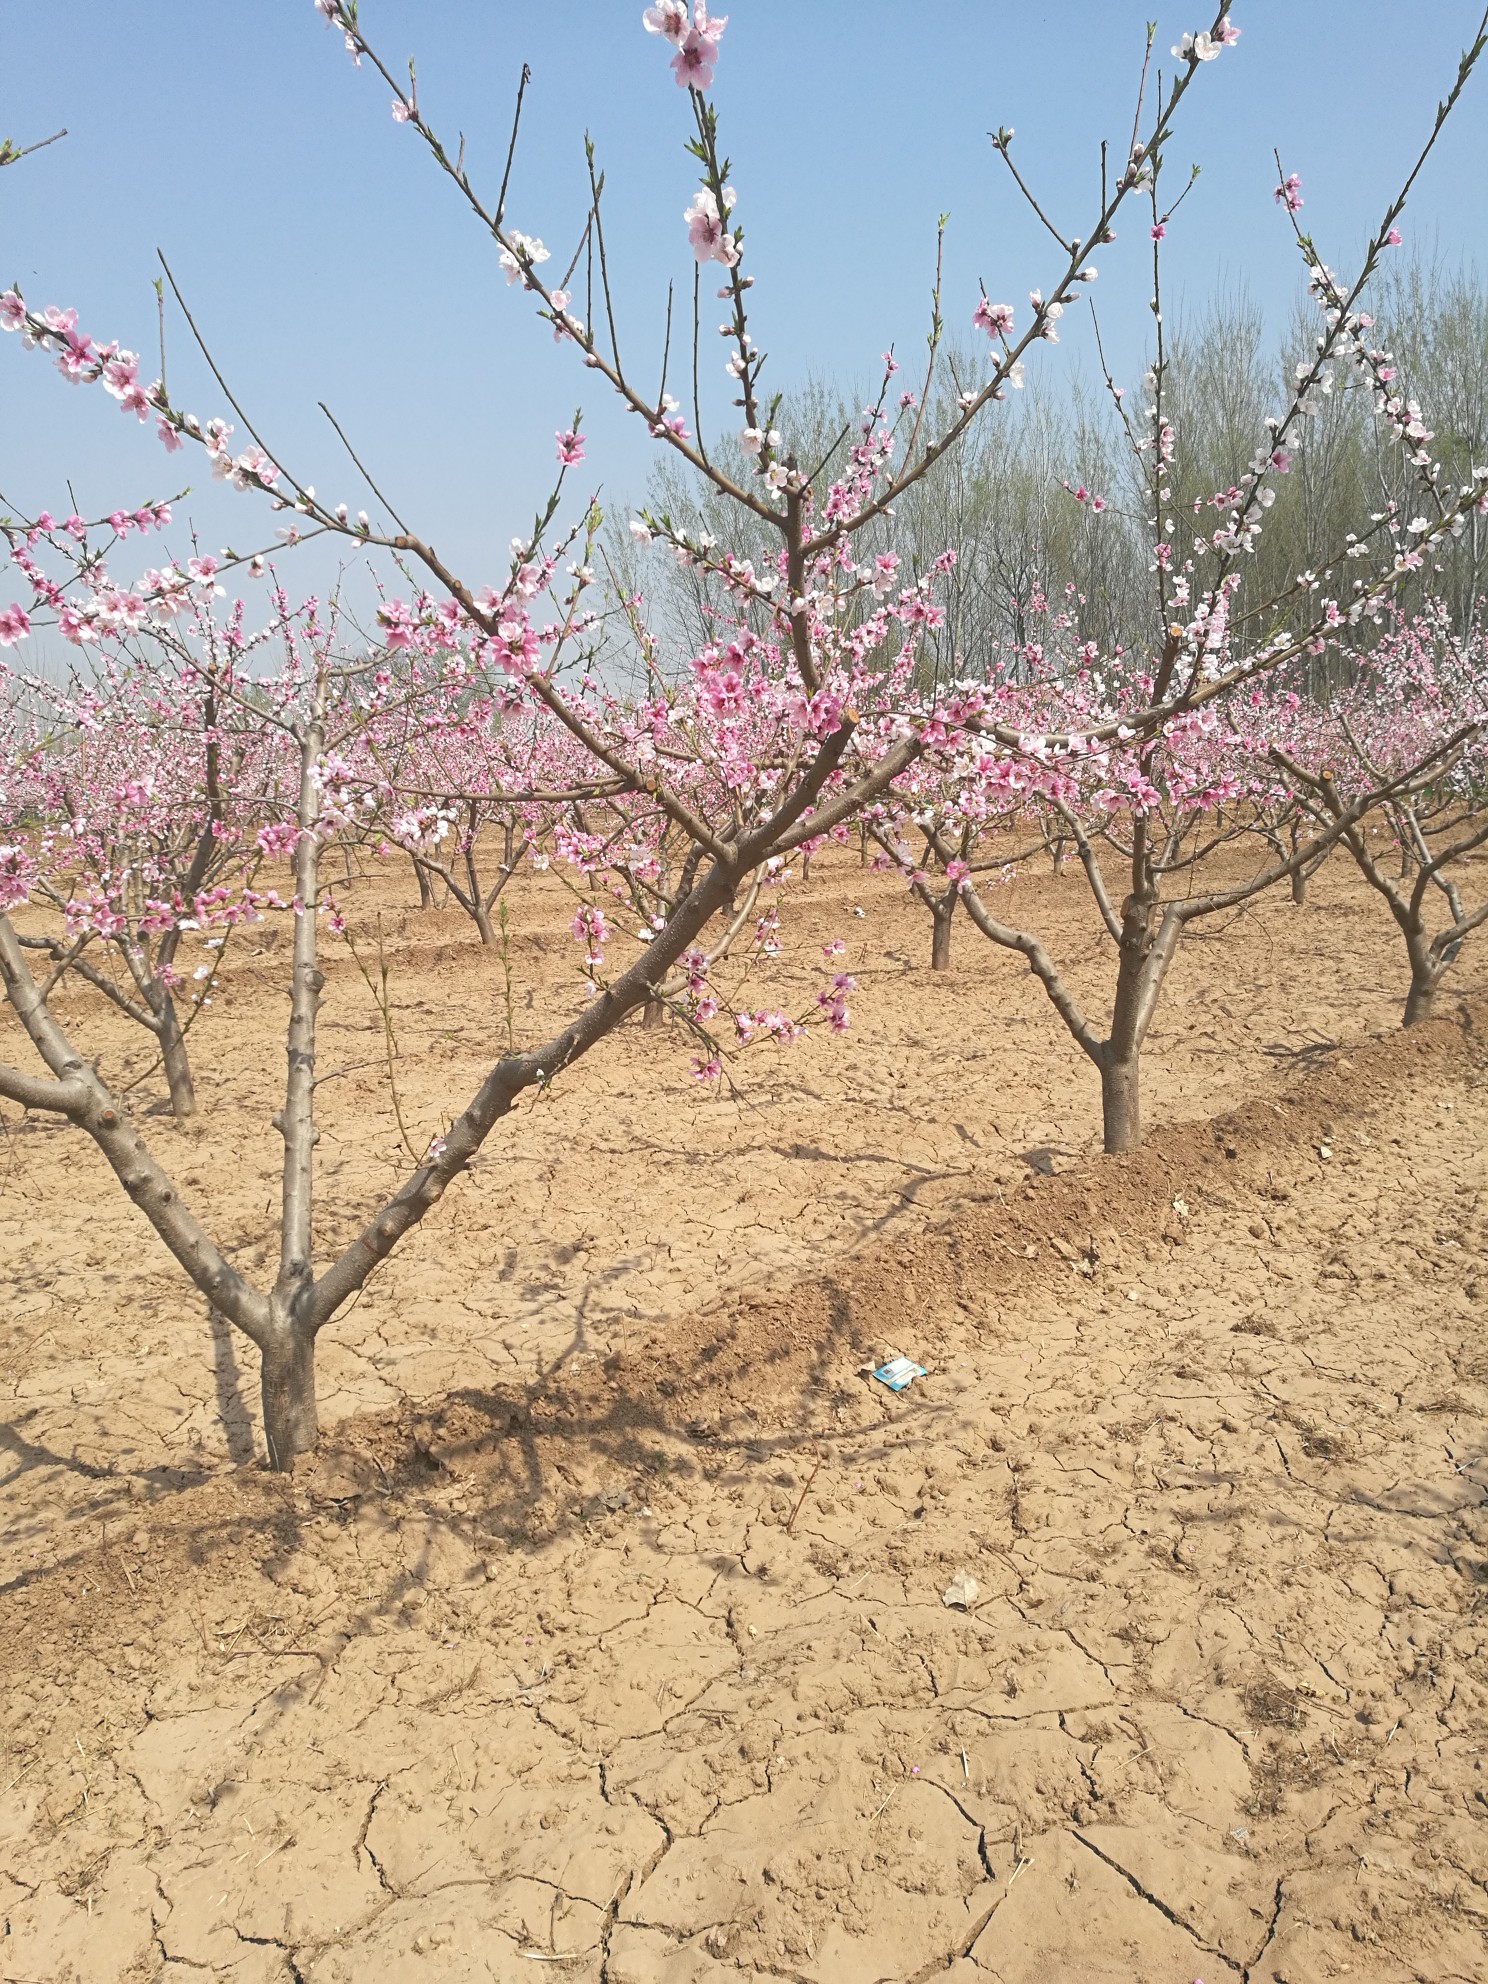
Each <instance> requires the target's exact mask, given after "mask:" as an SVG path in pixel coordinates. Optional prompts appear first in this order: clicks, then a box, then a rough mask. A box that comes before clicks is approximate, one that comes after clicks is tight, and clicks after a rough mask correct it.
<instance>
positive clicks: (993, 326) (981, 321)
mask: <svg viewBox="0 0 1488 1984" xmlns="http://www.w3.org/2000/svg"><path fill="white" fill-rule="evenodd" d="M971 323H972V329H973V330H977V331H985V332H986V333H987V336H988V337H989V338H997V337H1006V336H1007V335H1008V333H1009V332H1010V331H1011V330H1012V328H1013V306H1012V304H1011V303H989V302H988V301H987V299H986V297H985V296H982V297H979V298H978V299H977V307H976V308H975V310H973V311H972V313H971Z"/></svg>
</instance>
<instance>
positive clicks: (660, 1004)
mask: <svg viewBox="0 0 1488 1984" xmlns="http://www.w3.org/2000/svg"><path fill="white" fill-rule="evenodd" d="M665 1018H666V1003H665V1001H664V1000H661V999H658V998H657V996H656V994H655V993H654V992H648V993H647V994H646V998H645V1001H644V1002H643V1004H642V1006H641V1025H642V1027H643V1028H644V1029H646V1030H647V1031H648V1032H649V1030H650V1029H651V1028H652V1027H653V1026H660V1025H661V1023H662V1021H663V1020H664V1019H665Z"/></svg>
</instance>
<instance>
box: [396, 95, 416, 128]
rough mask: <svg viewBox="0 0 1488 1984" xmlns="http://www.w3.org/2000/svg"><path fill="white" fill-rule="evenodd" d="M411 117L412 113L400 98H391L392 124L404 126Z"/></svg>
mask: <svg viewBox="0 0 1488 1984" xmlns="http://www.w3.org/2000/svg"><path fill="white" fill-rule="evenodd" d="M412 115H413V112H412V111H411V110H410V109H409V107H408V105H407V104H406V103H405V102H404V101H403V99H402V97H400V96H395V97H394V98H393V122H394V123H395V124H406V123H407V122H408V120H409V118H410V117H412Z"/></svg>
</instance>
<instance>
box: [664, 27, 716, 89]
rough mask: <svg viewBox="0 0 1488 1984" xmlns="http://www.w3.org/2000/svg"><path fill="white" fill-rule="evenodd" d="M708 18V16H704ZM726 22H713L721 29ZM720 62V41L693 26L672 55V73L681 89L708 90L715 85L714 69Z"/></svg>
mask: <svg viewBox="0 0 1488 1984" xmlns="http://www.w3.org/2000/svg"><path fill="white" fill-rule="evenodd" d="M704 18H706V16H705V17H704ZM723 25H724V23H723V22H721V21H715V22H711V23H710V26H712V27H713V28H714V29H715V30H718V31H721V30H722V28H723ZM717 62H718V43H717V41H716V40H714V38H713V36H712V35H711V34H703V33H701V32H700V31H699V30H698V29H697V28H693V29H692V30H691V31H690V32H689V34H688V36H687V39H686V40H685V41H684V42H683V43H682V44H681V46H680V47H679V48H678V50H677V52H676V54H675V55H674V56H673V57H672V74H673V75H674V76H675V77H676V78H677V86H678V88H679V89H684V90H685V89H688V88H692V89H695V90H707V89H711V88H712V87H713V70H714V68H715V66H716V65H717Z"/></svg>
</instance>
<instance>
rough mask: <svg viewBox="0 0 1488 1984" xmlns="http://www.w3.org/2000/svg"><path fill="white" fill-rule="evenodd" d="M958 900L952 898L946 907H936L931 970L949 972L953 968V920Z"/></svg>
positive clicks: (932, 930) (931, 947)
mask: <svg viewBox="0 0 1488 1984" xmlns="http://www.w3.org/2000/svg"><path fill="white" fill-rule="evenodd" d="M955 910H956V898H955V897H954V896H952V897H951V899H950V901H949V902H948V903H946V904H945V905H944V906H942V905H941V904H939V903H937V904H936V906H935V911H934V916H935V921H934V923H933V924H932V925H931V937H930V969H931V970H932V971H949V970H950V968H951V918H952V916H953V915H954V914H955Z"/></svg>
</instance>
